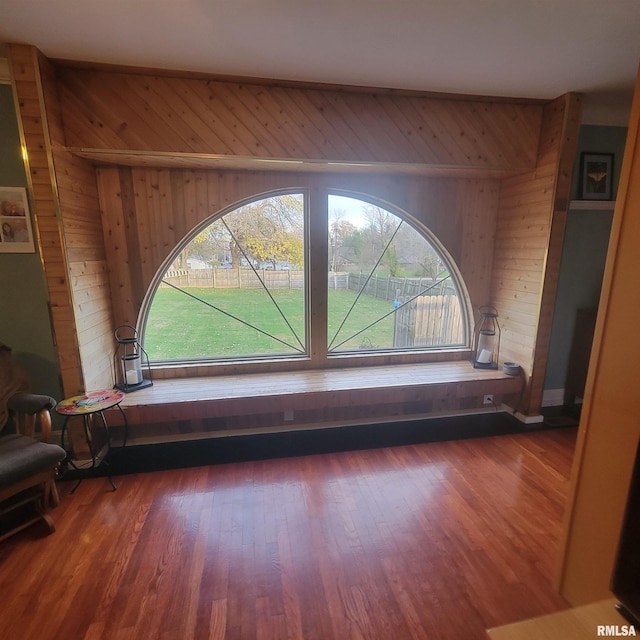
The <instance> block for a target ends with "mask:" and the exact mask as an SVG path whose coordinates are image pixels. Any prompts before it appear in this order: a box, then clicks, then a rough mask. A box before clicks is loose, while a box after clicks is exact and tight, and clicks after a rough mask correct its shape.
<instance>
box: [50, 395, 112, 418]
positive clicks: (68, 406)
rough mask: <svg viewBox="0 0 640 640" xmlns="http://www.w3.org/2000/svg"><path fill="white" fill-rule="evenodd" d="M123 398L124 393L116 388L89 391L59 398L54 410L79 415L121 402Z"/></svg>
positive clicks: (101, 409) (67, 414) (108, 407)
mask: <svg viewBox="0 0 640 640" xmlns="http://www.w3.org/2000/svg"><path fill="white" fill-rule="evenodd" d="M123 398H124V393H123V392H122V391H118V390H117V389H103V390H101V391H91V392H90V393H85V394H84V395H79V396H73V397H72V398H66V399H64V400H61V401H60V402H58V404H57V405H56V411H57V412H58V413H60V414H62V415H65V416H80V415H83V414H87V413H95V412H96V411H103V410H104V409H110V408H111V407H115V406H116V405H117V404H120V402H122V399H123Z"/></svg>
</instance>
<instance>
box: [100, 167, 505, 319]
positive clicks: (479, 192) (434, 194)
mask: <svg viewBox="0 0 640 640" xmlns="http://www.w3.org/2000/svg"><path fill="white" fill-rule="evenodd" d="M98 176H99V178H98V188H99V190H100V199H101V207H102V210H103V218H104V225H105V238H107V245H108V247H107V261H108V263H109V271H110V273H111V274H112V276H113V278H114V281H113V291H114V299H113V309H114V316H115V322H116V324H122V323H125V322H126V323H133V324H135V319H136V318H137V316H138V313H139V310H140V306H141V304H142V299H143V297H144V295H145V293H146V290H147V289H148V287H149V286H150V284H151V282H152V281H153V278H154V277H155V275H156V273H157V271H158V269H160V267H161V265H162V264H163V262H164V261H165V260H166V259H167V257H168V256H169V255H170V253H171V252H172V251H173V249H174V248H175V246H176V245H177V244H178V243H179V242H180V241H181V240H182V239H183V238H184V237H185V235H187V234H188V233H189V232H190V231H191V230H193V229H194V227H196V226H197V225H198V224H200V223H201V222H202V221H204V220H206V219H207V218H209V217H210V216H211V215H213V214H214V213H217V212H219V211H221V210H223V209H225V208H227V207H229V206H230V205H232V204H233V203H237V202H239V201H241V200H243V199H245V198H249V197H252V196H256V195H258V194H262V193H265V192H266V191H269V190H273V189H286V188H292V189H306V188H311V189H316V190H317V189H327V188H334V189H349V190H353V191H355V192H357V193H368V194H370V195H372V196H375V197H378V198H380V199H382V200H383V201H386V202H390V203H393V204H397V205H398V206H400V207H401V208H402V209H403V210H405V211H407V212H408V213H410V214H412V215H413V216H414V217H415V218H416V220H417V221H419V222H421V223H422V224H424V225H425V226H426V227H427V228H428V229H430V230H431V231H432V233H433V234H434V235H435V236H436V237H437V238H438V239H439V240H440V242H442V243H443V244H444V246H445V249H446V250H447V251H448V252H449V254H450V255H451V257H452V259H453V260H454V261H455V262H456V264H457V265H458V267H459V269H460V271H461V273H462V276H463V278H464V280H465V282H466V284H467V286H468V288H469V294H470V296H471V300H472V302H473V304H474V305H476V306H478V305H480V304H485V303H486V301H487V300H488V299H489V293H490V270H491V256H492V255H493V227H494V225H495V218H494V216H495V210H496V207H497V203H498V195H499V194H498V184H499V183H498V181H497V180H470V179H449V180H444V179H435V178H421V177H409V176H402V177H398V176H394V177H385V178H380V177H377V178H371V177H366V176H348V177H345V176H327V175H311V174H287V173H284V172H275V173H269V172H264V173H259V172H234V171H225V172H219V171H193V170H177V169H174V170H157V169H145V168H142V167H134V168H132V169H131V170H128V169H124V168H123V169H120V170H117V169H113V168H101V169H100V170H99V171H98ZM129 177H130V178H131V183H132V185H133V197H132V202H131V206H132V212H131V217H132V219H131V223H130V224H129V225H126V224H125V223H124V222H123V216H124V212H123V211H122V206H123V205H122V202H121V198H120V196H119V195H118V194H119V192H121V191H122V190H123V189H124V188H125V187H126V181H127V179H128V178H129ZM131 229H133V230H134V233H131ZM123 247H127V248H126V249H123ZM131 252H135V253H136V254H138V256H139V257H138V260H137V262H136V263H135V265H134V264H132V263H131V261H130V259H129V255H130V254H131ZM136 265H137V266H136ZM133 274H137V275H138V276H139V278H140V280H139V286H137V287H136V286H134V283H133V280H132V278H133ZM323 277H324V276H323ZM116 292H117V294H116ZM116 297H117V299H116Z"/></svg>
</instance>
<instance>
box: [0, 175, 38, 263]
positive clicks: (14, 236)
mask: <svg viewBox="0 0 640 640" xmlns="http://www.w3.org/2000/svg"><path fill="white" fill-rule="evenodd" d="M34 251H35V247H34V244H33V231H32V229H31V215H30V214H29V201H28V200H27V190H26V189H24V188H23V187H0V253H33V252H34Z"/></svg>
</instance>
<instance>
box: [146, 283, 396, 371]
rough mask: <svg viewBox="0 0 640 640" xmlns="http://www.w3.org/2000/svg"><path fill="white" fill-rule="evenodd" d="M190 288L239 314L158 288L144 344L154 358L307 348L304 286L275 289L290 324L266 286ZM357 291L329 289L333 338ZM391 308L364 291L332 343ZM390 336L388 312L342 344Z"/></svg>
mask: <svg viewBox="0 0 640 640" xmlns="http://www.w3.org/2000/svg"><path fill="white" fill-rule="evenodd" d="M188 292H189V293H190V294H191V295H193V296H196V297H198V298H200V299H201V300H203V301H204V302H205V303H209V304H211V305H214V306H215V307H217V308H218V309H220V310H222V311H224V312H226V313H227V314H230V315H231V316H235V317H236V318H238V319H236V318H232V317H230V316H228V315H225V313H222V312H221V311H217V310H215V309H213V308H211V307H210V306H208V305H207V304H204V303H203V302H200V301H198V300H194V299H193V298H191V297H189V296H187V295H185V294H184V293H182V292H180V291H176V290H174V289H159V290H158V291H157V293H156V295H155V298H154V300H153V304H152V305H151V309H150V312H149V319H148V321H147V327H146V332H145V343H144V347H145V349H146V351H147V353H148V354H149V358H150V359H151V360H175V359H189V358H207V357H209V358H211V357H214V358H215V357H217V358H225V357H236V356H243V355H255V354H265V355H268V354H295V353H304V346H303V345H304V343H305V326H304V292H303V291H302V290H301V289H274V290H272V291H271V295H272V296H273V298H274V299H275V300H276V302H277V303H278V305H279V307H280V308H281V309H282V312H283V314H284V316H285V317H286V318H287V320H288V322H289V324H290V325H291V327H289V326H287V322H286V321H285V320H284V319H283V317H282V315H281V314H280V312H279V311H278V309H277V308H276V306H275V305H274V304H273V303H272V301H271V300H270V298H269V296H268V295H267V293H266V292H265V291H264V290H262V289H193V288H192V289H188ZM355 297H356V296H355V293H354V292H352V291H330V298H329V336H330V338H329V341H331V339H332V337H333V335H334V333H335V331H336V330H337V329H338V327H339V326H340V323H341V322H342V320H343V318H344V315H345V313H346V312H347V311H348V310H349V308H350V307H351V305H352V304H353V301H354V300H355ZM390 309H391V306H390V304H389V303H388V302H385V301H384V300H377V299H376V298H372V297H371V296H362V297H361V298H360V299H359V300H358V303H357V304H356V306H355V308H354V310H353V311H352V312H351V315H350V316H349V318H348V320H347V322H345V324H344V325H343V327H342V328H341V330H340V332H339V336H338V339H337V340H335V342H334V348H335V346H336V345H337V344H338V343H340V342H342V341H343V340H344V339H345V338H348V337H349V336H351V335H353V334H354V333H356V332H357V331H360V330H361V329H363V328H364V327H365V326H366V325H368V324H369V323H371V322H373V321H374V320H376V319H377V318H379V317H381V316H382V315H384V314H385V313H388V312H389V310H390ZM239 319H240V320H243V321H244V322H246V323H249V324H251V325H253V326H254V327H256V329H253V328H251V327H249V326H247V325H246V324H244V323H243V322H241V321H240V320H239ZM257 329H261V330H262V331H264V332H265V333H267V334H269V335H265V333H262V331H258V330H257ZM296 335H297V338H296ZM270 336H271V337H270ZM298 339H299V341H298ZM280 341H283V342H280ZM392 342H393V317H392V316H389V317H388V318H385V319H384V320H383V321H381V322H379V323H377V324H376V325H374V326H373V327H371V328H370V329H367V330H366V331H365V332H363V333H361V334H359V335H358V336H356V337H354V338H351V339H350V340H349V341H348V342H346V343H345V344H343V345H341V346H340V347H339V348H338V350H341V351H344V350H353V349H358V348H372V347H386V346H390V345H391V344H392ZM300 343H302V344H300Z"/></svg>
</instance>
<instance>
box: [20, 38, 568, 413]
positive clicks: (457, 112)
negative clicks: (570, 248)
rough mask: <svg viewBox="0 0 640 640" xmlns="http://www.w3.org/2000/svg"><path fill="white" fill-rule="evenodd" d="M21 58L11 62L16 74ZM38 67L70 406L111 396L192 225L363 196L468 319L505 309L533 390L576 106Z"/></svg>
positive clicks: (507, 354) (510, 344) (511, 342)
mask: <svg viewBox="0 0 640 640" xmlns="http://www.w3.org/2000/svg"><path fill="white" fill-rule="evenodd" d="M29 52H31V55H32V56H33V55H34V52H35V50H32V49H31V48H30V47H22V46H16V47H13V48H12V49H11V51H10V53H11V56H12V57H13V58H15V59H16V60H17V59H18V57H19V56H24V55H26V54H28V53H29ZM36 57H37V58H39V59H40V60H41V61H43V68H44V67H45V65H44V62H45V61H44V59H43V58H42V56H36ZM46 62H47V64H46V68H44V72H43V71H41V70H40V69H39V68H38V67H37V65H35V66H33V67H32V70H31V72H32V75H33V79H32V80H31V81H30V82H31V85H27V86H25V87H22V89H21V90H22V93H23V95H25V96H26V97H29V92H31V93H33V92H35V91H36V89H37V84H38V82H39V81H40V75H42V78H43V85H45V89H46V100H45V99H44V96H40V97H39V98H38V99H39V100H40V103H39V106H40V109H41V111H42V110H44V111H43V113H45V117H46V122H45V125H46V127H45V128H50V133H48V132H47V135H49V136H50V138H49V139H48V141H46V144H47V145H48V148H47V149H46V150H47V151H48V152H49V158H48V162H49V165H48V168H49V172H48V174H47V181H48V182H49V185H50V187H51V185H53V193H52V194H51V196H50V198H49V201H48V202H47V206H50V208H51V211H52V212H56V213H57V217H54V216H52V217H50V219H49V222H48V224H49V227H48V230H49V231H50V232H53V230H54V225H58V228H57V231H58V233H59V234H60V240H59V241H60V245H59V248H58V250H57V258H58V260H59V264H60V265H61V266H60V268H59V269H58V271H57V272H55V273H56V276H57V278H58V280H56V279H55V277H54V275H53V274H54V271H50V273H51V277H49V276H48V281H49V287H50V290H51V291H52V292H55V291H56V287H58V288H59V289H60V290H61V295H62V296H66V297H67V298H68V299H69V302H68V303H66V306H65V305H64V304H61V305H60V310H61V312H64V313H65V314H67V315H66V316H65V318H64V321H63V323H62V324H61V325H60V327H63V326H64V327H67V328H68V331H72V332H73V331H75V335H73V336H71V337H72V338H73V340H69V341H68V345H67V341H66V340H65V341H64V342H63V341H59V343H58V349H59V350H60V351H61V361H63V362H64V363H65V366H66V367H67V368H68V371H69V374H68V375H67V378H68V379H69V383H68V384H65V388H66V389H71V388H77V387H78V386H79V385H80V384H86V386H87V387H95V386H104V385H105V384H106V379H107V376H106V372H107V369H108V364H109V365H110V362H109V363H108V362H107V360H108V354H109V353H110V352H111V349H109V348H108V345H109V342H110V341H111V344H112V341H113V338H112V333H113V328H114V326H116V325H117V324H119V323H121V322H125V321H126V322H135V320H136V318H137V313H138V310H139V308H140V303H141V300H142V298H143V296H144V294H145V292H146V290H147V287H148V285H149V283H150V282H151V280H152V278H153V276H154V274H155V272H156V271H157V269H158V268H159V266H160V265H161V263H162V261H163V260H164V258H165V257H166V256H167V255H168V253H169V252H170V251H171V249H172V248H173V247H174V246H175V244H176V243H177V241H179V240H180V239H181V238H182V237H184V235H185V234H186V233H187V232H188V231H189V230H190V229H191V228H192V227H193V225H194V224H195V223H196V222H199V221H201V220H203V219H204V218H206V217H208V216H209V215H211V214H212V213H214V212H216V211H218V210H220V209H221V208H223V207H225V206H228V205H230V204H232V203H233V202H235V201H237V200H238V199H240V198H242V197H246V196H250V195H255V194H256V193H260V192H262V191H266V190H269V189H272V188H277V187H291V186H295V187H298V186H300V185H302V184H305V185H311V188H312V190H313V189H315V190H322V189H324V188H328V187H334V188H335V187H338V188H343V189H352V190H354V191H361V192H365V193H370V194H373V195H376V196H378V197H381V198H383V199H385V200H388V201H390V202H392V203H394V204H396V205H398V206H400V207H401V208H404V209H405V210H406V211H408V212H409V213H412V214H415V215H416V217H417V218H418V219H419V220H421V221H422V222H423V223H425V224H426V225H428V226H429V228H430V229H431V230H432V231H433V232H434V233H435V234H436V235H437V236H438V238H439V239H440V240H441V241H442V242H443V244H444V246H445V247H446V248H447V250H448V251H449V252H450V253H451V255H452V256H453V258H454V259H455V260H456V262H457V263H458V265H459V267H460V270H461V272H462V273H463V276H464V278H465V281H466V283H467V286H468V289H469V292H470V296H471V299H472V302H473V305H474V306H478V305H480V304H485V303H487V302H493V303H494V304H496V305H497V306H498V307H499V310H500V313H501V318H504V321H505V326H504V329H505V331H504V352H503V358H502V359H507V358H508V359H513V360H516V361H519V362H521V363H522V364H523V366H525V368H526V369H527V372H528V374H529V376H530V380H531V388H534V386H535V384H538V385H541V384H542V383H541V380H543V377H544V371H543V370H542V371H540V367H538V368H536V367H535V366H534V365H535V361H536V360H537V359H540V360H538V362H542V361H543V359H544V358H545V357H546V353H545V348H546V347H545V342H544V340H540V339H539V337H540V336H541V335H543V333H544V331H548V327H547V324H549V326H550V317H549V318H548V319H547V317H546V315H544V314H543V315H542V316H541V315H540V310H541V309H542V308H543V306H544V305H543V304H542V301H543V299H544V297H543V296H544V294H545V293H548V292H553V285H554V278H555V277H556V276H557V274H555V273H553V272H552V271H553V269H555V268H556V267H555V266H554V264H555V263H554V262H553V260H554V259H555V258H553V256H551V255H550V254H549V253H547V251H548V249H550V248H551V250H552V252H555V251H557V250H558V249H557V248H556V247H555V245H554V246H552V245H550V244H549V240H550V237H551V235H550V233H551V229H552V220H555V216H556V214H558V215H560V216H561V215H562V211H563V207H564V208H565V209H566V204H567V203H566V202H565V199H564V191H565V189H564V185H565V181H563V180H559V179H558V178H559V176H560V177H561V174H562V172H563V171H564V168H563V162H564V163H565V164H566V159H567V158H568V157H569V155H570V154H568V153H565V151H566V150H567V149H570V148H571V144H572V139H575V137H577V130H578V123H577V121H575V122H574V121H573V120H572V119H571V117H568V114H570V113H574V112H575V107H574V106H572V105H575V104H576V102H575V100H574V99H573V98H572V97H564V98H562V99H559V100H557V101H554V102H551V103H549V104H546V103H542V102H539V101H538V102H531V101H528V102H527V101H518V100H504V99H498V100H490V99H471V98H463V97H456V98H454V97H446V96H436V95H431V94H417V93H415V92H399V91H390V90H389V91H385V90H365V89H355V88H354V89H349V88H344V87H343V88H335V87H333V88H332V87H317V86H304V85H292V84H290V85H285V84H282V83H275V82H273V83H266V82H256V81H246V82H244V81H230V80H229V81H225V80H223V79H219V78H218V79H205V78H202V77H194V76H180V77H178V76H177V75H176V74H173V76H172V75H170V74H168V73H154V74H152V73H140V72H131V71H129V70H126V69H105V68H101V69H92V68H89V67H87V66H86V65H85V66H84V67H82V68H80V67H77V66H71V65H69V64H62V63H49V62H48V61H46ZM21 117H22V121H23V126H24V125H25V124H28V122H29V113H28V112H26V111H25V113H24V114H22V115H21ZM34 144H35V146H34ZM34 144H31V145H30V146H31V148H30V152H31V150H33V153H34V157H35V156H37V153H38V151H39V150H38V148H37V145H38V143H37V142H35V143H34ZM40 153H42V151H41V150H40ZM88 163H91V164H92V165H94V166H95V167H97V169H96V171H97V187H96V181H95V179H94V178H93V176H92V169H90V168H89V164H88ZM265 169H268V171H265ZM292 169H295V173H292ZM338 169H339V170H340V174H336V171H337V170H338ZM249 170H250V171H251V173H248V172H247V171H249ZM303 174H305V176H304V177H303ZM98 190H99V203H98V196H97V193H98ZM567 196H568V190H567ZM98 207H99V208H100V211H101V220H102V222H100V221H99V220H98V217H97V209H98ZM43 210H44V209H43ZM559 219H560V218H558V220H559ZM312 223H313V220H312ZM43 224H44V219H43ZM555 229H556V232H554V233H555V237H556V240H557V239H559V238H561V235H562V228H561V225H556V227H555ZM46 230H47V228H46V227H45V226H43V227H42V231H43V233H44V232H45V231H46ZM101 234H102V236H101ZM43 237H44V236H43ZM494 237H495V238H497V240H496V251H495V252H494V250H493V247H494ZM554 242H555V241H554ZM494 256H495V260H494ZM550 258H551V260H550ZM523 259H524V260H526V261H527V262H526V264H524V263H523V262H522V260H523ZM558 259H559V253H558ZM494 264H495V269H494ZM109 290H110V291H109ZM546 300H550V298H549V296H548V295H547V298H546ZM546 304H547V307H548V306H549V305H548V303H546ZM60 330H62V329H60ZM74 353H75V354H76V355H75V361H74V360H73V358H74ZM77 354H79V359H78V356H77ZM74 370H75V372H76V379H75V380H73V376H72V375H71V373H70V372H71V371H74ZM103 381H104V382H103ZM531 397H532V398H533V401H532V403H531V406H532V407H533V409H534V410H536V409H537V407H538V406H539V405H538V403H537V402H536V400H535V397H534V396H531ZM525 409H528V408H525Z"/></svg>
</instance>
